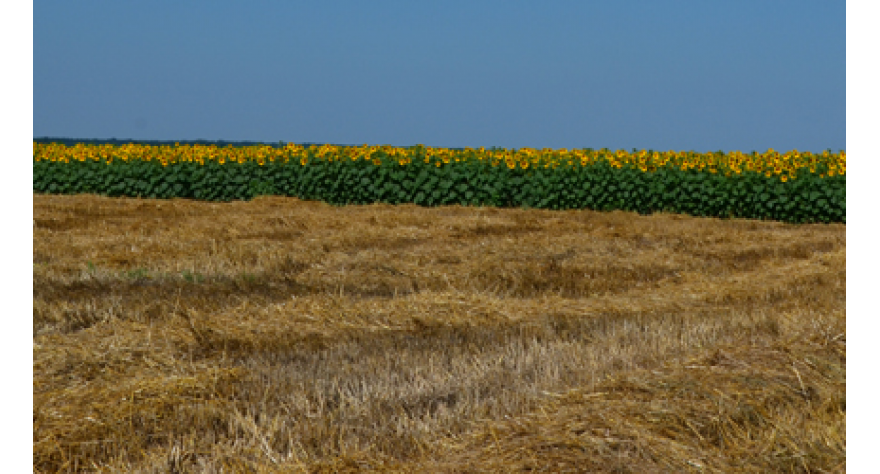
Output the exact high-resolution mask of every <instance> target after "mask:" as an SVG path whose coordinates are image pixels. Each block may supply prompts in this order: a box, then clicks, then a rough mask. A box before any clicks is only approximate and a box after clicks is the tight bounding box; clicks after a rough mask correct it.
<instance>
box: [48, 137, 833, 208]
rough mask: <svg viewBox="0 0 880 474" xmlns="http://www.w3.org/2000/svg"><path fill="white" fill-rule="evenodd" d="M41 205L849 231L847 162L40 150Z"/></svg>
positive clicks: (688, 156)
mask: <svg viewBox="0 0 880 474" xmlns="http://www.w3.org/2000/svg"><path fill="white" fill-rule="evenodd" d="M33 182H34V192H35V193H52V194H76V193H94V194H102V195H108V196H129V197H147V198H175V197H176V198H188V199H198V200H210V201H230V200H249V199H252V198H254V197H255V196H259V195H281V196H292V197H298V198H300V199H310V200H321V201H325V202H328V203H331V204H334V205H346V204H368V203H374V202H384V203H391V204H399V203H415V204H418V205H423V206H437V205H452V204H460V205H466V206H501V207H532V208H546V209H584V208H589V209H595V210H602V211H610V210H615V209H618V210H625V211H635V212H638V213H641V214H650V213H652V212H658V211H663V212H673V213H683V214H690V215H696V216H712V217H741V218H754V219H772V220H778V221H783V222H791V223H807V222H842V223H846V152H844V151H840V152H838V153H831V152H830V151H825V152H823V153H820V154H817V153H810V152H798V151H797V150H792V151H789V152H786V153H779V152H777V151H774V150H772V149H770V150H768V151H767V152H765V153H756V152H752V153H750V154H744V153H741V152H738V151H734V152H730V153H725V152H720V151H719V152H713V153H697V152H683V151H682V152H675V151H667V152H660V151H653V150H641V151H637V150H633V151H632V152H627V151H624V150H616V151H613V150H608V149H601V150H592V149H572V150H568V149H546V148H545V149H540V150H538V149H532V148H521V149H503V148H491V149H486V148H483V147H481V148H476V149H473V148H465V149H461V150H459V149H449V148H435V147H426V146H423V145H416V146H413V147H407V148H403V147H392V146H375V145H363V146H333V145H323V146H301V145H295V144H287V145H279V146H269V145H258V146H245V147H233V146H231V145H230V146H226V147H217V146H215V145H179V144H176V145H174V146H170V145H161V146H149V145H136V144H124V145H83V144H76V145H73V146H66V145H64V144H59V143H37V142H34V168H33Z"/></svg>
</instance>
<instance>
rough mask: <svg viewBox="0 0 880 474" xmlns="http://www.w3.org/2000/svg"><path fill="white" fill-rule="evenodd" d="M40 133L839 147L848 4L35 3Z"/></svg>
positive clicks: (766, 0)
mask: <svg viewBox="0 0 880 474" xmlns="http://www.w3.org/2000/svg"><path fill="white" fill-rule="evenodd" d="M33 25H34V28H33V134H34V137H43V136H52V137H70V138H99V139H107V138H112V137H115V138H120V139H127V138H133V139H144V140H195V139H207V140H236V141H237V140H249V141H265V142H278V141H286V142H295V143H303V142H313V143H337V144H365V143H367V144H392V145H399V146H409V145H414V144H416V143H422V144H426V145H429V146H441V147H466V146H470V147H479V146H486V147H490V146H500V147H505V148H521V147H535V148H543V147H550V148H602V147H607V148H612V149H618V148H623V149H627V150H629V149H631V148H639V149H642V148H645V149H651V148H652V149H655V150H670V149H672V150H696V151H709V150H725V151H732V150H740V151H745V152H748V151H752V150H757V151H765V150H767V149H768V148H771V147H772V148H774V149H776V150H782V151H786V150H791V149H798V150H801V151H804V150H810V151H822V150H825V149H829V148H830V149H832V150H834V151H837V150H839V149H845V148H846V3H845V2H840V1H830V0H797V1H775V0H774V1H770V0H737V1H706V0H694V1H692V0H688V1H684V0H683V1H672V0H670V1H661V0H645V1H630V0H613V1H612V0H607V1H601V2H600V1H587V0H574V1H553V0H548V1H546V2H539V1H535V0H532V1H516V0H498V1H479V0H468V1H443V2H417V1H412V0H407V1H381V0H371V1H363V0H359V1H326V2H317V1H313V2H301V1H280V0H279V1H256V0H252V1H247V2H245V1H234V2H233V1H225V0H215V1H211V2H207V1H202V2H197V1H180V0H175V1H167V0H151V1H138V2H134V1H125V2H120V1H118V0H117V1H106V0H101V1H98V0H89V1H86V2H71V1H59V0H53V1H39V2H34V5H33Z"/></svg>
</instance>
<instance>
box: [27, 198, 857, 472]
mask: <svg viewBox="0 0 880 474" xmlns="http://www.w3.org/2000/svg"><path fill="white" fill-rule="evenodd" d="M33 237H34V276H33V279H34V280H33V283H34V315H33V321H34V323H33V324H34V467H35V470H38V471H41V472H53V471H78V470H107V471H134V472H167V471H169V470H170V471H178V472H221V471H231V472H236V471H246V472H247V471H249V472H291V471H294V472H296V471H308V472H322V471H326V472H339V471H357V470H379V471H382V470H384V471H400V472H414V471H438V472H505V471H510V470H517V469H534V470H541V469H545V470H546V469H550V470H554V469H555V470H559V471H564V470H565V469H570V470H575V471H576V470H578V469H581V470H583V469H586V470H588V471H597V472H602V471H608V472H627V471H632V472H657V471H660V472H669V471H687V470H693V471H695V472H697V471H701V472H731V471H742V472H766V471H786V472H787V471H790V470H807V471H810V470H814V471H821V470H825V471H838V470H843V469H845V364H846V359H845V343H846V334H845V319H846V314H845V313H846V312H845V301H846V228H845V226H844V225H836V224H835V225H820V224H816V225H799V226H798V225H788V224H782V223H778V222H762V221H752V220H719V219H707V218H696V217H688V216H678V215H670V214H655V215H651V216H639V215H635V214H631V213H624V212H610V213H600V212H594V211H587V210H584V211H545V210H534V209H533V210H524V209H492V208H466V207H459V206H453V207H442V208H422V207H417V206H413V205H403V206H390V205H370V206H349V207H333V206H330V205H327V204H324V203H319V202H309V201H301V200H298V199H294V198H281V197H261V198H257V199H255V200H254V201H250V202H231V203H206V202H196V201H187V200H170V201H163V200H147V199H125V198H122V199H110V198H105V197H98V196H83V195H80V196H45V195H34V227H33ZM548 466H549V467H548ZM552 466H558V468H553V467H552ZM579 466H580V467H579Z"/></svg>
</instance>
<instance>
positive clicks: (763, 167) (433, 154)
mask: <svg viewBox="0 0 880 474" xmlns="http://www.w3.org/2000/svg"><path fill="white" fill-rule="evenodd" d="M416 150H420V151H421V152H422V153H418V152H417V151H416ZM380 152H381V154H382V155H384V156H385V157H389V158H391V159H392V160H394V161H397V162H398V163H399V164H400V165H402V166H405V165H407V164H410V163H411V162H412V160H413V159H414V158H415V157H416V156H418V157H419V159H422V160H424V162H425V163H428V164H433V165H435V166H437V167H440V166H443V165H444V164H449V163H451V162H463V161H478V162H487V163H491V164H492V166H507V167H508V168H510V169H513V168H521V169H528V168H530V167H532V168H534V167H539V166H543V167H552V168H556V167H559V166H569V167H572V166H589V165H592V164H595V163H597V162H599V161H605V162H607V163H608V164H610V165H611V166H613V167H615V168H624V167H627V166H630V167H633V168H636V169H639V170H641V171H642V172H654V171H656V170H658V169H660V168H663V167H673V168H677V169H681V170H689V169H693V170H699V171H705V172H708V173H713V174H714V173H722V174H724V175H726V176H731V175H739V174H742V173H743V172H746V171H754V172H757V173H760V174H763V175H765V176H767V177H777V178H778V179H779V180H780V181H782V182H785V181H788V180H791V179H796V178H797V175H798V173H799V171H800V170H809V172H810V173H811V174H817V175H818V176H819V177H826V176H843V175H845V174H846V152H845V151H840V152H837V153H832V152H830V151H828V150H826V151H824V152H822V153H811V152H799V151H797V150H791V151H788V152H785V153H779V152H778V151H775V150H773V149H770V150H767V151H766V152H764V153H756V152H752V153H750V154H745V153H742V152H739V151H733V152H730V153H722V152H711V153H698V152H687V151H678V152H676V151H648V150H640V151H635V150H633V151H632V152H627V151H625V150H607V149H601V150H591V149H572V150H568V149H565V148H562V149H550V148H544V149H534V148H520V149H503V148H502V149H499V148H492V149H486V148H483V147H480V148H474V149H472V148H465V149H463V150H459V149H450V148H436V147H424V146H421V145H418V146H416V147H410V148H404V147H392V146H388V145H385V146H376V145H363V146H356V147H355V146H351V147H343V146H336V145H323V146H311V147H305V146H302V145H296V144H287V145H284V146H277V147H273V146H269V145H263V146H250V147H233V146H231V145H230V146H227V147H223V148H219V147H217V146H213V145H192V146H191V145H175V146H146V145H137V144H128V145H122V146H113V145H81V144H79V145H75V146H72V147H68V146H65V145H61V144H56V143H52V144H40V143H34V161H53V162H55V161H59V162H71V161H80V162H83V161H87V160H92V161H101V162H104V163H108V164H109V163H113V162H114V161H131V160H144V161H155V162H158V163H160V164H162V165H163V166H167V165H169V164H173V163H180V162H191V163H199V164H205V163H206V162H215V163H218V164H225V163H239V164H243V163H245V162H254V163H257V164H258V165H260V166H263V165H265V164H266V163H274V162H284V163H289V162H299V163H300V164H301V165H302V166H305V165H306V164H307V163H308V162H310V161H313V160H325V161H329V162H334V161H358V160H362V161H372V162H373V163H374V164H376V165H379V164H380V163H381V160H380V159H379V158H378V154H379V153H380Z"/></svg>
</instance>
